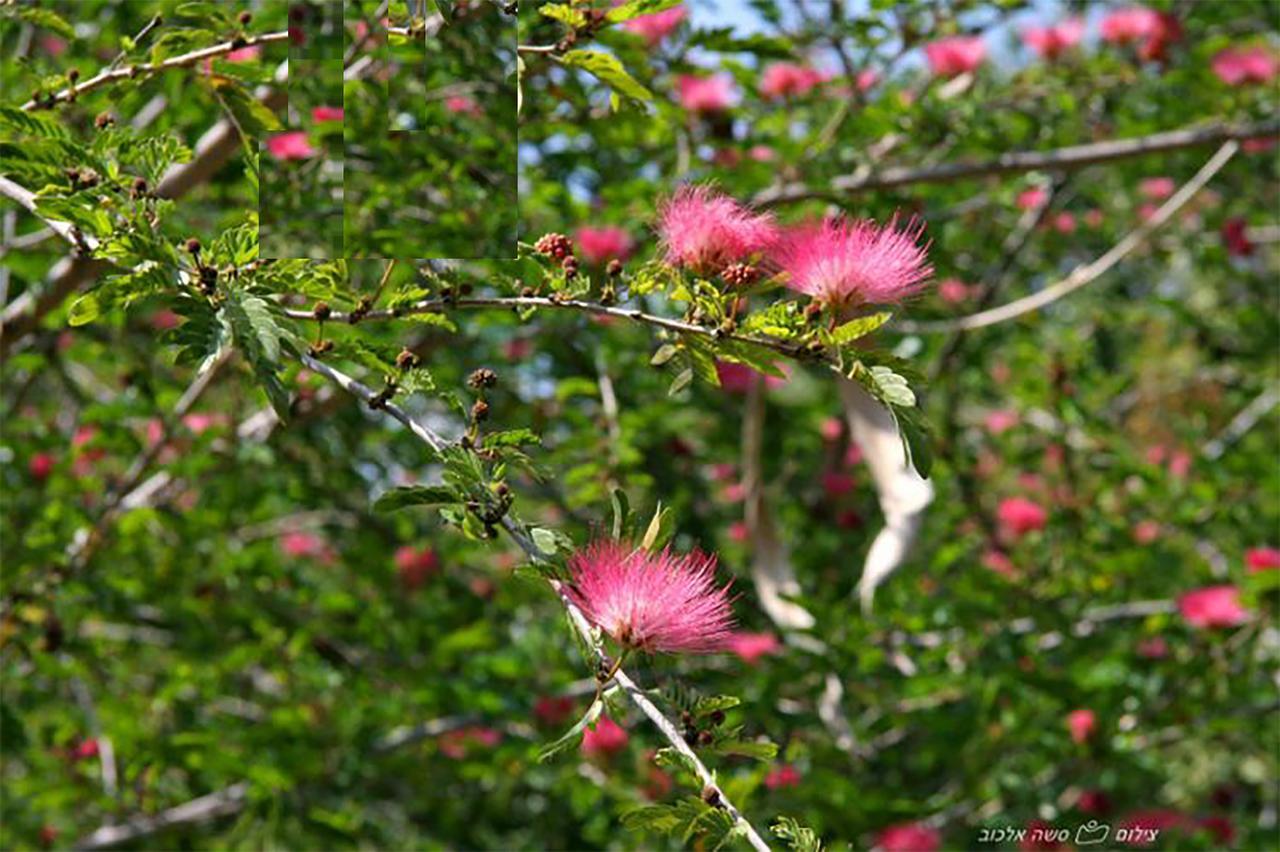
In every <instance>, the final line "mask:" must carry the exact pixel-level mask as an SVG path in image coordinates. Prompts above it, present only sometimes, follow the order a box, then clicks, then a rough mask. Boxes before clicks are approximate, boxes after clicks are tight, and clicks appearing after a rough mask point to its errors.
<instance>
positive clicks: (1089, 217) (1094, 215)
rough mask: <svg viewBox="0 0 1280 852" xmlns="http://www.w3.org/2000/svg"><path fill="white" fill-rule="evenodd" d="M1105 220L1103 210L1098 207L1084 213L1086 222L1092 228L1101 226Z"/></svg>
mask: <svg viewBox="0 0 1280 852" xmlns="http://www.w3.org/2000/svg"><path fill="white" fill-rule="evenodd" d="M1102 222H1103V216H1102V211H1101V210H1099V209H1098V208H1096V207H1095V208H1093V209H1091V210H1088V211H1086V212H1085V214H1084V223H1085V224H1086V225H1088V226H1089V227H1090V228H1101V227H1102Z"/></svg>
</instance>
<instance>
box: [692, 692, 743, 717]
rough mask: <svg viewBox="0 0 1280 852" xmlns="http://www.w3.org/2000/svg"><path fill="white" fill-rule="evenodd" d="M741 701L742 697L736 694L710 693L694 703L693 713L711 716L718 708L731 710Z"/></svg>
mask: <svg viewBox="0 0 1280 852" xmlns="http://www.w3.org/2000/svg"><path fill="white" fill-rule="evenodd" d="M741 703H742V699H741V698H738V697H737V696H736V695H708V696H706V697H704V698H699V699H698V700H697V702H696V703H695V704H694V705H693V710H692V713H693V715H695V716H710V715H711V714H712V713H714V712H716V711H717V710H720V711H724V710H729V709H731V708H733V707H737V706H738V705H739V704H741Z"/></svg>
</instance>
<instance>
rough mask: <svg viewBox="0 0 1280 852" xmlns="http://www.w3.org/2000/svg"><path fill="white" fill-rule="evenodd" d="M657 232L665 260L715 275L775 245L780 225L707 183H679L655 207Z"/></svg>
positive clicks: (768, 216)
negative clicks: (696, 184) (730, 265)
mask: <svg viewBox="0 0 1280 852" xmlns="http://www.w3.org/2000/svg"><path fill="white" fill-rule="evenodd" d="M658 236H659V237H660V239H661V242H662V247H663V251H664V253H665V256H666V261H667V262H668V263H670V264H671V265H673V266H683V267H686V268H688V269H690V270H692V271H693V272H695V273H697V274H699V275H713V274H715V273H717V272H719V271H720V270H722V269H724V267H726V266H728V265H729V264H731V263H736V262H738V261H740V260H744V259H746V258H747V257H749V256H751V255H753V254H756V253H757V252H762V251H764V250H765V249H767V248H769V246H771V245H773V243H774V242H775V241H776V240H777V238H778V226H777V224H776V222H775V221H774V218H773V216H772V214H769V213H755V212H753V211H751V210H749V209H748V208H746V207H743V206H742V205H741V204H739V203H738V202H737V201H735V200H733V199H732V198H730V197H729V196H727V195H723V194H721V193H719V192H716V191H714V190H712V189H711V188H709V187H706V186H682V187H680V189H678V190H676V193H675V195H673V196H672V197H671V198H669V199H666V200H665V201H663V202H662V203H661V204H660V205H659V207H658Z"/></svg>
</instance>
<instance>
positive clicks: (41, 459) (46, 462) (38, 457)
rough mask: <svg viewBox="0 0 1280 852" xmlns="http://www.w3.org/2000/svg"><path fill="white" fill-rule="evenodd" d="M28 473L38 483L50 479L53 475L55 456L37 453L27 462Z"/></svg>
mask: <svg viewBox="0 0 1280 852" xmlns="http://www.w3.org/2000/svg"><path fill="white" fill-rule="evenodd" d="M27 472H28V473H30V474H31V478H32V479H34V480H35V481H36V482H44V481H45V480H46V479H48V478H49V474H51V473H53V455H52V454H51V453H36V454H35V455H34V456H32V457H31V459H30V460H29V461H28V462H27Z"/></svg>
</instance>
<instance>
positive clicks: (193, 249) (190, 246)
mask: <svg viewBox="0 0 1280 852" xmlns="http://www.w3.org/2000/svg"><path fill="white" fill-rule="evenodd" d="M186 248H187V251H188V252H190V253H191V254H199V253H200V241H199V240H197V239H196V238H195V237H189V238H188V239H187V246H186Z"/></svg>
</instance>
